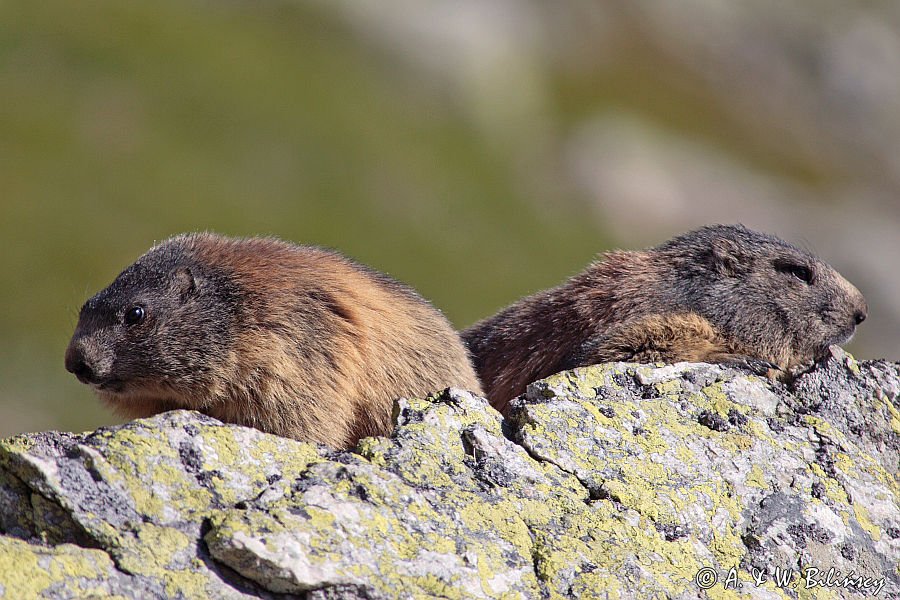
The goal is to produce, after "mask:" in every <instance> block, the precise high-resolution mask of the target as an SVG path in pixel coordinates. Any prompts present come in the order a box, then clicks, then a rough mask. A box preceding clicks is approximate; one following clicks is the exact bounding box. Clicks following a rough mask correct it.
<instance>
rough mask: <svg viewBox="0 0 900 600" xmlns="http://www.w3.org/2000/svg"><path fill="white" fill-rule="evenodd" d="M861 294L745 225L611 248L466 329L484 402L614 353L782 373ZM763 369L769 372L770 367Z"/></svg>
mask: <svg viewBox="0 0 900 600" xmlns="http://www.w3.org/2000/svg"><path fill="white" fill-rule="evenodd" d="M866 312H867V307H866V301H865V299H864V298H863V296H862V294H861V293H860V292H859V290H857V289H856V288H855V287H853V285H851V284H850V283H849V282H848V281H847V280H846V279H844V278H843V277H841V276H840V275H839V274H838V273H837V272H836V271H835V270H834V269H832V268H831V267H830V266H828V265H827V264H825V263H824V262H823V261H822V260H821V259H819V258H817V257H815V256H813V255H812V254H810V253H809V252H805V251H803V250H801V249H799V248H797V247H795V246H793V245H791V244H789V243H787V242H785V241H783V240H781V239H779V238H777V237H774V236H771V235H767V234H764V233H758V232H755V231H751V230H749V229H747V228H745V227H744V226H742V225H716V226H709V227H704V228H702V229H698V230H696V231H692V232H690V233H687V234H684V235H681V236H678V237H676V238H674V239H672V240H670V241H668V242H665V243H663V244H661V245H659V246H656V247H654V248H650V249H648V250H644V251H639V252H625V251H618V252H611V253H609V254H606V255H605V256H602V257H601V259H600V260H598V261H597V262H594V263H593V264H591V265H590V266H589V267H588V268H587V269H586V270H585V271H583V272H582V273H580V274H578V275H575V276H574V277H572V278H571V279H569V280H568V281H567V282H565V283H564V284H562V285H561V286H559V287H556V288H553V289H550V290H545V291H543V292H539V293H537V294H535V295H533V296H529V297H526V298H524V299H522V300H520V301H519V302H517V303H515V304H513V305H512V306H509V307H508V308H506V309H504V310H502V311H501V312H500V313H498V314H497V315H495V316H493V317H490V318H488V319H485V320H483V321H481V322H479V323H476V324H475V325H473V326H472V327H470V328H469V329H467V330H465V331H464V332H463V339H464V340H465V342H466V344H467V345H468V347H469V351H470V352H471V354H472V358H473V360H474V361H475V369H476V371H477V372H478V375H479V376H480V378H481V381H482V383H483V385H484V387H485V390H486V391H487V394H488V398H489V399H490V401H491V403H492V404H493V405H494V406H495V407H496V408H497V409H498V410H500V411H501V412H505V411H506V409H507V404H508V402H509V400H510V399H512V398H514V397H515V396H518V395H519V394H521V393H522V392H524V391H525V386H526V385H527V384H528V383H530V382H532V381H535V380H537V379H541V378H543V377H546V376H548V375H551V374H553V373H556V372H559V371H563V370H565V369H569V368H574V367H576V366H582V365H588V364H595V363H599V362H612V361H619V360H621V361H635V362H656V361H661V362H677V361H682V360H685V361H698V362H720V363H734V364H738V365H742V366H746V367H750V368H752V369H754V370H756V371H763V372H765V371H766V370H767V369H769V368H777V369H782V370H785V371H786V370H787V369H790V368H792V367H795V366H797V365H800V364H803V363H808V362H811V361H812V360H814V359H815V358H817V357H818V356H819V355H820V354H822V353H823V352H824V350H825V349H826V348H827V347H828V346H829V345H830V344H842V343H845V342H847V341H848V340H849V339H850V337H851V336H852V335H853V333H854V331H855V329H856V326H857V325H858V324H860V323H861V322H862V321H863V320H864V319H865V318H866ZM768 374H769V375H774V374H775V373H772V372H769V373H768Z"/></svg>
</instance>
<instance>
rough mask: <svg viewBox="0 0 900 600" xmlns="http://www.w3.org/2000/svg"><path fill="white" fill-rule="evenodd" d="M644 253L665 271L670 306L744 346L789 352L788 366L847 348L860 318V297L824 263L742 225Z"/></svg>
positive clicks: (862, 311)
mask: <svg viewBox="0 0 900 600" xmlns="http://www.w3.org/2000/svg"><path fill="white" fill-rule="evenodd" d="M651 252H656V253H659V254H660V255H663V256H664V257H665V260H664V261H663V263H664V264H668V265H671V267H672V268H671V270H670V271H669V275H668V276H669V277H672V278H674V279H675V280H677V281H673V282H672V283H673V285H669V286H665V287H666V288H667V289H670V290H674V291H673V296H674V297H672V298H669V300H670V301H673V302H677V303H679V304H682V305H685V306H687V307H688V308H690V309H691V310H692V311H694V312H696V313H697V314H699V315H701V316H703V317H705V318H707V319H708V320H709V321H710V322H711V323H713V324H714V325H715V326H717V327H719V328H720V329H721V330H723V331H724V332H725V333H726V334H728V335H729V336H730V337H732V338H733V339H736V340H738V341H740V342H743V343H745V344H747V346H748V347H751V348H761V349H768V350H771V351H772V352H773V354H777V353H778V352H779V351H781V352H789V354H790V359H791V362H792V363H793V364H796V363H798V362H804V361H809V360H812V359H815V358H817V357H819V356H820V355H822V354H823V353H824V351H825V350H826V349H827V347H828V346H829V345H830V344H843V343H846V342H847V341H849V340H850V338H851V337H852V336H853V333H854V332H855V331H856V326H857V325H859V324H860V323H862V322H863V321H864V320H865V319H866V316H867V312H868V308H867V305H866V301H865V299H864V298H863V295H862V294H861V293H860V291H859V290H858V289H856V288H855V287H854V286H853V285H852V284H851V283H850V282H849V281H847V280H846V279H844V278H843V277H842V276H841V275H840V274H839V273H838V272H837V271H835V270H834V269H833V268H832V267H831V266H829V265H828V264H827V263H825V262H824V261H822V260H821V259H820V258H818V257H816V256H815V255H813V254H811V253H809V252H807V251H805V250H802V249H800V248H798V247H796V246H794V245H792V244H789V243H788V242H785V241H784V240H782V239H779V238H777V237H775V236H772V235H768V234H764V233H759V232H756V231H752V230H750V229H747V228H746V227H744V226H743V225H713V226H708V227H703V228H701V229H698V230H695V231H692V232H689V233H686V234H684V235H681V236H678V237H675V238H673V239H671V240H669V241H667V242H665V243H663V244H661V245H659V246H657V247H655V248H653V249H652V250H651ZM675 284H677V285H675Z"/></svg>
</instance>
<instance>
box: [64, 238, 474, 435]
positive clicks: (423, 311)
mask: <svg viewBox="0 0 900 600" xmlns="http://www.w3.org/2000/svg"><path fill="white" fill-rule="evenodd" d="M66 369H68V370H69V371H71V372H72V373H74V374H75V375H76V376H77V377H78V379H79V380H80V381H82V382H83V383H87V384H89V385H91V387H93V388H94V389H95V390H96V392H97V394H98V395H99V396H100V398H101V399H103V400H104V401H105V402H107V403H108V404H110V405H111V406H112V407H114V408H115V409H116V410H117V411H118V412H120V413H122V414H124V415H125V416H127V417H129V418H137V417H144V416H149V415H152V414H156V413H159V412H163V411H166V410H172V409H176V408H184V409H194V410H198V411H201V412H204V413H206V414H208V415H210V416H213V417H216V418H218V419H221V420H222V421H227V422H229V423H238V424H241V425H247V426H250V427H256V428H257V429H261V430H263V431H267V432H270V433H275V434H278V435H282V436H286V437H292V438H296V439H300V440H306V441H314V442H321V443H323V444H327V445H329V446H331V447H334V448H348V447H351V446H353V445H354V444H355V443H356V442H357V441H358V440H359V439H360V438H361V437H365V436H370V435H389V434H390V432H391V430H392V414H391V413H392V409H393V401H394V400H395V399H396V398H399V397H423V396H424V395H426V394H428V393H429V392H433V391H436V390H439V389H443V388H446V387H449V386H457V387H462V388H466V389H469V390H473V391H479V392H480V385H479V383H478V378H477V377H476V375H475V372H474V370H473V369H472V366H471V363H470V361H469V357H468V355H467V353H466V349H465V347H464V346H463V343H462V341H461V340H460V338H459V335H458V334H457V333H456V332H455V331H454V329H453V328H452V327H451V325H450V323H449V322H448V321H447V319H446V318H444V316H443V315H442V314H441V313H440V312H439V311H438V310H437V309H435V308H434V307H433V306H431V304H429V303H428V302H426V301H425V300H424V299H422V298H421V297H420V296H419V295H418V294H417V293H416V292H414V291H413V290H412V289H411V288H409V287H407V286H405V285H403V284H401V283H398V282H397V281H395V280H393V279H391V278H390V277H388V276H386V275H383V274H381V273H378V272H376V271H373V270H370V269H368V268H366V267H364V266H361V265H359V264H356V263H354V262H352V261H350V260H349V259H347V258H345V257H343V256H341V255H339V254H337V253H334V252H331V251H327V250H323V249H320V248H315V247H309V246H297V245H294V244H289V243H286V242H282V241H279V240H275V239H268V238H257V239H231V238H226V237H222V236H219V235H214V234H208V233H198V234H188V235H181V236H178V237H174V238H172V239H170V240H168V241H165V242H163V243H161V244H159V245H157V246H155V247H154V248H152V249H150V250H149V251H148V252H147V253H146V254H144V255H143V256H142V257H140V258H139V259H138V260H137V262H135V263H134V264H133V265H131V266H130V267H128V268H127V269H125V270H124V271H123V272H122V273H121V274H120V275H119V276H118V277H117V278H116V280H115V281H113V283H112V284H111V285H110V286H109V287H108V288H106V289H105V290H103V291H101V292H100V293H98V294H97V295H96V296H94V297H93V298H91V299H90V300H88V301H87V302H86V303H85V304H84V307H82V309H81V315H80V318H79V321H78V326H77V328H76V329H75V334H74V336H73V337H72V341H71V342H70V343H69V347H68V349H67V350H66Z"/></svg>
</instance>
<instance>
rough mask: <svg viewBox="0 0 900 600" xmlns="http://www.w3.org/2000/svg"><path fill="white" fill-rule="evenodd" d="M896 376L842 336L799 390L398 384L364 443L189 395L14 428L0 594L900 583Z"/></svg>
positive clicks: (603, 370) (899, 588)
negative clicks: (280, 430)
mask: <svg viewBox="0 0 900 600" xmlns="http://www.w3.org/2000/svg"><path fill="white" fill-rule="evenodd" d="M898 394H900V365H898V364H896V363H888V362H883V361H879V362H863V363H858V362H856V361H854V360H853V359H852V358H850V357H849V356H848V355H846V354H844V353H843V352H841V351H839V350H835V351H834V352H833V354H832V356H831V357H830V358H829V359H828V360H827V361H826V362H825V363H824V364H821V365H819V366H818V367H817V368H816V369H815V370H813V371H811V372H809V373H807V374H804V375H802V376H800V377H799V378H798V379H797V380H796V381H795V382H794V383H793V384H792V385H791V386H789V387H788V386H783V385H780V384H772V383H770V382H768V381H766V380H763V379H760V378H758V377H755V376H752V375H747V374H744V373H742V372H739V371H735V370H732V369H728V368H723V367H719V366H713V365H703V364H688V363H682V364H676V365H669V366H662V367H653V366H650V365H633V364H624V363H615V364H609V365H600V366H596V367H588V368H582V369H576V370H574V371H569V372H565V373H561V374H558V375H555V376H553V377H550V378H548V379H546V380H543V381H539V382H536V383H534V384H533V385H531V386H530V388H529V389H528V392H527V394H526V395H525V396H523V397H522V398H520V399H519V400H517V401H516V404H515V406H514V409H513V411H512V412H511V414H510V416H509V418H508V419H507V420H503V419H502V418H501V417H500V415H499V414H498V413H497V412H496V411H494V410H493V409H491V408H490V407H489V406H488V405H487V403H486V402H485V401H484V400H483V399H482V398H479V397H477V396H474V395H472V394H470V393H468V392H464V391H460V390H448V391H445V392H443V393H441V394H438V395H436V396H434V397H431V398H428V399H413V400H401V401H399V402H398V404H397V411H396V419H397V424H398V427H397V430H396V433H395V435H394V436H393V437H392V438H367V439H364V440H362V441H361V442H360V445H359V446H358V448H357V449H356V451H355V452H352V453H351V452H333V451H330V450H327V449H325V448H324V447H316V446H313V445H310V444H306V443H302V442H297V441H294V440H288V439H282V438H278V437H275V436H271V435H267V434H264V433H261V432H258V431H256V430H253V429H248V428H243V427H238V426H232V425H224V424H222V423H219V422H218V421H215V420H213V419H210V418H208V417H205V416H203V415H200V414H198V413H192V412H186V411H175V412H170V413H165V414H162V415H158V416H156V417H154V418H151V419H145V420H139V421H134V422H131V423H128V424H126V425H123V426H119V427H112V428H107V429H100V430H98V431H96V432H93V433H89V434H83V435H73V434H68V433H56V432H50V433H38V434H29V435H23V436H18V437H14V438H10V439H7V440H4V441H2V442H0V500H2V501H0V532H2V534H3V535H2V536H0V597H9V598H48V597H52V598H83V597H85V596H89V595H116V596H119V597H126V598H147V597H159V598H179V597H180V598H210V597H214V598H245V597H275V596H278V597H284V595H294V596H295V597H307V598H321V599H326V598H394V597H411V598H496V597H504V598H534V597H548V598H569V597H571V598H576V597H590V596H594V597H597V596H603V597H605V596H610V597H617V596H618V597H623V598H643V597H668V598H696V597H698V595H700V596H702V592H701V591H700V587H699V584H703V585H704V586H710V587H711V588H712V589H711V592H710V593H713V591H715V592H717V593H719V594H720V595H721V594H722V593H723V592H724V595H726V596H727V595H728V594H735V593H736V588H737V585H738V582H740V583H741V584H742V585H743V587H742V588H741V592H742V597H744V596H746V597H750V598H785V597H796V595H797V593H799V594H800V596H801V597H804V594H807V595H808V594H813V595H818V594H820V593H823V592H825V593H831V595H832V597H845V596H849V595H851V594H854V593H856V591H863V592H868V593H874V592H876V591H877V592H878V594H879V596H880V597H890V595H891V594H894V595H896V594H900V572H898V558H900V507H898V498H900V482H898V468H900V412H898V410H897V407H896V402H897V398H898ZM803 569H806V570H805V571H801V570H803ZM812 569H817V570H818V571H817V572H816V571H813V570H812ZM830 569H834V571H833V572H832V573H831V574H830V575H829V570H830ZM791 575H793V577H794V579H793V580H792V581H791V583H790V585H789V587H787V588H784V587H782V588H779V587H778V585H777V578H778V577H785V576H791ZM754 576H755V577H756V578H757V579H756V581H754ZM800 577H809V578H810V579H809V581H810V582H811V584H819V583H821V586H820V587H816V588H814V589H811V591H809V592H804V591H803V590H802V588H804V587H806V586H807V583H806V581H807V580H806V579H798V578H800ZM829 577H830V579H829ZM735 578H737V579H735ZM811 584H810V585H811ZM826 585H827V586H828V589H827V590H826V589H825V587H824V586H826ZM854 585H856V586H858V589H853V588H852V586H854ZM725 590H728V591H727V592H726V591H725Z"/></svg>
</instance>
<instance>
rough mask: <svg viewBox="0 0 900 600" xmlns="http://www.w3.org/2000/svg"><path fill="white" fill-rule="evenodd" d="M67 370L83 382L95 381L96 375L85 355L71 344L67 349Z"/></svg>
mask: <svg viewBox="0 0 900 600" xmlns="http://www.w3.org/2000/svg"><path fill="white" fill-rule="evenodd" d="M66 371H68V372H69V373H72V374H74V375H75V377H77V378H78V381H80V382H81V383H94V382H95V381H96V375H95V374H94V370H93V369H92V368H91V366H90V365H89V364H87V361H86V360H85V359H84V355H82V353H81V352H79V351H78V350H77V349H76V348H74V347H72V346H70V347H69V349H68V350H66Z"/></svg>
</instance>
